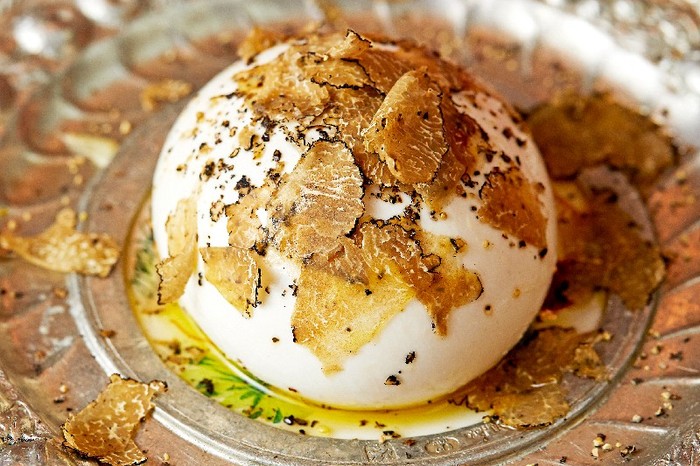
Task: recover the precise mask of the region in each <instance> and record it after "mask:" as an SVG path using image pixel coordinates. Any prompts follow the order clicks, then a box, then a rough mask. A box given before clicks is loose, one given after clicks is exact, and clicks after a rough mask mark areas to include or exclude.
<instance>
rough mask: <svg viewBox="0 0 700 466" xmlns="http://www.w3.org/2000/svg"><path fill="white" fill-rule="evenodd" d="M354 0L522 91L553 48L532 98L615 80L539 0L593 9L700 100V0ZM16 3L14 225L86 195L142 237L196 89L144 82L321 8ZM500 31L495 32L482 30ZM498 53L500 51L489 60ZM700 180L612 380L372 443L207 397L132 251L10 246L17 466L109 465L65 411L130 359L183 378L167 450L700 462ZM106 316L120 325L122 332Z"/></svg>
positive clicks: (89, 207) (694, 171) (0, 90)
mask: <svg viewBox="0 0 700 466" xmlns="http://www.w3.org/2000/svg"><path fill="white" fill-rule="evenodd" d="M320 3H322V2H319V4H320ZM340 3H341V4H342V5H343V6H344V7H345V9H346V11H347V12H348V13H351V14H352V15H353V16H354V17H356V18H361V19H357V20H356V23H357V24H355V26H356V27H358V28H360V29H368V28H374V29H379V30H383V31H384V32H388V33H391V34H394V35H404V36H410V37H414V38H417V39H419V40H424V41H426V42H429V43H431V44H432V45H433V46H436V47H438V48H439V49H440V50H441V51H442V52H443V53H444V54H446V55H449V56H451V57H453V58H454V59H456V60H459V61H464V62H467V63H469V64H471V66H473V67H474V68H475V69H477V70H479V69H480V67H481V69H480V71H481V72H482V73H484V74H487V75H493V74H494V72H493V70H490V69H488V68H487V66H486V64H488V63H492V62H493V60H494V57H495V60H496V61H498V60H500V61H501V62H502V63H501V65H502V66H503V69H504V70H509V71H505V72H503V73H502V75H500V78H501V80H500V81H498V80H497V82H495V83H494V84H495V85H497V86H500V87H501V88H502V89H503V90H504V92H506V93H508V92H509V88H508V85H509V83H510V82H511V80H510V79H511V78H512V77H509V76H508V73H512V74H513V76H515V75H518V76H520V77H522V76H521V75H522V73H523V63H529V64H535V65H536V66H535V68H536V71H535V72H533V75H532V76H536V77H537V78H541V79H534V78H532V76H531V77H530V79H529V81H528V80H527V79H526V80H525V81H526V82H527V83H529V84H527V85H529V86H531V88H530V91H531V92H530V93H529V94H528V95H529V96H530V99H529V100H528V99H525V100H523V101H521V102H519V103H520V104H522V105H530V104H532V103H534V102H537V101H539V100H541V99H544V98H546V97H547V96H548V95H551V93H552V92H554V91H555V90H557V89H561V88H567V87H572V88H584V89H590V88H594V89H595V88H596V84H597V82H596V77H595V74H593V75H590V74H586V79H582V78H581V76H582V75H583V73H581V71H580V70H575V69H569V68H567V67H566V66H562V64H561V63H559V62H557V61H556V60H555V59H552V58H551V57H550V56H549V55H547V53H546V50H544V49H543V48H542V47H541V43H542V41H541V40H540V39H541V38H542V37H545V36H546V35H547V34H550V33H551V31H550V30H548V29H546V28H542V27H541V26H537V24H536V23H535V22H532V23H528V21H530V20H531V19H532V17H531V16H528V14H530V13H529V11H530V10H531V9H532V8H530V7H534V6H535V5H537V7H538V8H558V9H561V10H562V11H565V12H567V13H568V14H571V15H576V16H578V17H581V18H584V19H586V20H588V21H590V22H591V24H594V25H595V27H596V28H598V29H599V30H600V31H602V32H603V34H604V35H606V36H607V37H611V38H613V39H614V40H616V41H618V42H620V43H623V44H624V45H625V46H626V47H627V48H628V49H629V50H631V51H632V52H633V53H634V54H637V55H639V56H644V57H646V58H648V59H649V60H650V61H651V63H654V64H655V65H656V66H657V67H658V68H659V69H660V70H662V71H663V73H665V74H667V75H668V80H669V83H670V84H672V85H673V86H675V89H676V90H677V92H679V93H681V92H690V93H691V94H693V95H695V97H696V98H697V99H700V68H699V67H698V63H700V20H699V19H698V15H699V13H698V12H699V6H698V5H697V4H693V3H691V2H685V1H679V0H676V1H671V2H668V1H665V2H662V1H652V0H645V1H614V2H613V1H593V0H582V1H572V0H569V1H556V2H555V1H551V2H549V4H548V3H547V2H539V3H534V2H527V1H515V0H514V1H509V0H502V1H500V2H495V3H494V4H495V5H497V6H500V7H502V8H504V9H508V8H510V7H511V6H514V7H517V8H522V9H523V11H522V12H520V13H519V14H520V15H522V16H518V20H519V21H525V22H526V23H527V24H533V26H532V28H531V29H529V30H528V31H529V32H528V34H521V35H520V36H516V37H513V38H507V37H506V36H505V35H504V36H502V37H501V36H500V35H497V36H496V39H497V40H493V39H494V38H493V36H489V34H491V33H492V32H493V30H494V28H496V27H497V25H494V24H484V23H483V22H480V20H479V16H478V15H477V14H475V12H477V11H478V10H479V8H480V7H481V5H480V2H478V1H473V0H442V1H435V2H430V1H401V2H384V1H375V2H371V1H362V2H340ZM175 6H177V8H175ZM152 10H156V11H155V12H153V11H152ZM504 11H505V10H504ZM509 11H512V10H509ZM0 13H2V16H0V137H2V139H1V140H0V228H6V227H7V226H8V224H9V223H11V222H13V223H16V224H17V225H18V231H20V232H22V233H32V232H36V231H40V230H41V229H42V228H44V227H45V226H46V225H48V224H49V223H50V222H51V221H52V219H53V214H54V213H55V211H56V210H57V209H58V208H59V207H60V206H62V205H64V204H68V205H73V206H75V207H76V208H77V209H78V210H80V211H86V212H87V213H88V214H89V215H88V218H87V221H86V222H85V223H84V225H83V228H85V229H88V230H91V231H108V232H109V233H110V234H112V235H113V236H114V237H115V238H116V239H117V240H118V241H119V242H120V243H122V244H123V242H124V241H125V240H126V238H127V236H128V231H129V227H130V224H131V221H132V219H133V216H134V214H135V212H137V210H138V207H139V205H140V203H141V201H142V199H143V197H144V195H145V194H146V193H147V191H148V189H149V184H150V176H151V173H152V170H153V165H154V163H155V156H156V155H157V153H158V151H159V148H160V143H161V141H162V138H163V137H164V135H165V132H166V131H167V128H168V127H169V124H170V122H171V121H172V119H173V118H174V117H175V115H176V114H177V111H178V109H179V108H180V106H181V103H180V104H175V105H164V106H163V107H161V108H159V109H158V110H157V111H156V112H147V111H145V110H143V108H142V106H141V103H140V101H139V95H140V93H141V91H142V90H143V89H145V88H146V87H147V86H148V85H149V84H152V83H157V82H159V81H160V80H162V79H166V78H170V79H181V80H185V81H187V82H190V83H192V84H193V86H195V87H198V86H201V85H202V84H203V83H204V82H206V81H207V79H208V78H209V77H210V76H212V75H213V74H214V73H215V72H216V71H218V70H220V69H222V68H223V67H224V66H226V65H227V64H229V63H230V62H231V61H233V60H234V59H235V46H234V45H233V44H235V41H236V40H237V38H239V37H240V36H242V35H243V34H245V32H246V31H247V30H248V29H249V28H250V27H251V25H252V24H255V23H273V22H274V23H277V22H288V21H293V22H302V23H303V22H304V21H306V20H308V19H309V18H316V19H318V18H320V17H321V10H320V9H319V8H318V7H317V6H315V4H314V3H312V2H303V1H298V2H286V1H272V0H267V1H256V2H243V1H233V0H230V1H223V0H219V1H213V0H212V1H205V2H196V3H195V2H185V1H181V2H175V1H172V2H165V1H158V2H156V1H152V2H136V1H121V2H110V1H107V0H90V1H88V0H74V1H67V0H66V1H50V2H46V1H39V0H33V1H26V2H24V1H22V2H7V3H0ZM431 18H432V19H431ZM427 19H431V21H427ZM486 37H488V38H489V41H488V44H489V46H488V47H481V48H480V44H483V43H484V42H483V41H484V40H485V39H484V38H486ZM100 39H104V40H101V41H100ZM476 52H478V53H476ZM479 53H488V54H493V56H492V57H490V61H483V62H482V61H480V60H479ZM513 63H515V66H513ZM533 66H534V65H533ZM587 72H589V71H587ZM538 73H541V74H538ZM521 85H522V83H521ZM696 101H697V100H695V101H693V100H692V99H691V103H692V102H696ZM693 108H694V107H692V105H688V109H689V111H690V110H692V109H693ZM125 122H128V124H127V123H125ZM695 122H696V123H698V125H700V116H698V119H697V120H695ZM698 127H700V126H698ZM71 134H84V135H85V134H89V135H91V136H92V137H93V138H92V139H90V140H89V141H90V144H92V145H87V146H86V145H85V140H83V145H76V144H75V140H74V139H71V138H70V136H68V137H67V136H66V135H71ZM85 147H89V150H85ZM115 151H116V155H115V154H114V152H115ZM113 156H114V158H113V159H112V157H113ZM699 196H700V155H698V154H697V153H689V154H688V155H686V156H685V157H684V158H683V160H682V161H681V163H680V166H679V167H677V168H675V169H674V170H673V171H672V172H670V173H668V174H666V175H664V177H663V179H662V180H661V181H660V182H659V184H658V186H656V187H655V188H654V189H653V191H652V194H651V196H650V197H649V199H648V201H647V205H648V210H649V213H650V216H651V219H652V222H653V224H654V226H655V228H656V232H657V235H658V238H659V240H660V242H661V244H662V246H663V248H664V253H665V255H666V257H668V264H669V267H668V277H667V280H666V282H665V283H664V285H663V288H662V289H661V290H660V292H659V293H658V296H657V305H656V309H655V310H654V309H652V308H651V307H650V308H648V309H647V310H646V311H645V313H643V314H641V315H635V316H630V315H627V314H625V312H624V311H623V310H619V312H617V311H615V312H611V313H610V314H609V317H608V319H609V320H608V321H607V322H606V323H605V326H606V329H608V330H610V331H611V332H612V333H613V334H614V335H615V336H614V343H615V345H613V348H612V349H611V350H610V351H609V354H607V355H605V357H606V361H607V362H608V363H609V364H610V365H611V367H614V368H615V374H614V377H613V379H612V380H611V382H610V383H609V384H607V385H599V386H596V387H593V388H591V387H586V386H581V387H579V388H578V391H574V394H575V396H577V397H578V399H579V401H580V402H579V403H578V404H575V405H574V410H573V411H572V415H571V416H570V417H569V418H568V419H565V420H562V421H561V422H558V423H556V424H555V425H554V426H552V427H549V428H546V429H539V430H533V431H523V432H519V431H518V432H515V431H509V430H506V429H502V428H498V427H497V426H495V425H492V424H484V425H478V426H474V427H473V428H468V429H461V430H457V431H452V432H448V433H445V434H443V435H434V436H428V437H421V438H417V439H412V440H411V441H406V439H396V440H389V441H386V442H371V441H344V440H333V439H323V438H312V437H303V436H300V435H296V434H293V433H290V432H284V431H281V430H278V429H274V428H271V427H268V426H265V425H262V424H259V423H256V422H253V421H251V420H248V419H245V418H243V417H240V416H237V415H234V414H232V413H230V412H228V411H226V410H225V409H223V408H222V407H220V406H218V405H216V404H214V403H212V402H210V401H209V400H207V399H205V398H204V397H202V396H200V395H199V394H198V393H197V392H195V391H194V390H192V389H191V388H189V387H188V386H187V385H186V384H185V383H184V382H182V381H181V380H180V379H178V378H177V377H176V376H174V375H173V374H172V373H170V372H169V371H168V370H167V369H166V368H165V366H164V365H163V364H162V363H161V362H160V361H159V360H158V358H157V357H156V355H155V353H153V351H152V350H151V349H150V347H149V346H148V343H147V342H146V340H145V338H144V337H143V336H142V335H141V332H140V330H139V328H138V326H137V324H136V321H135V319H134V317H133V316H132V315H131V313H130V310H129V307H128V303H127V299H126V295H125V292H124V291H125V289H124V283H123V275H122V274H123V269H122V268H120V267H123V264H120V265H119V266H118V268H117V269H116V270H115V271H114V272H113V273H112V275H111V276H110V277H109V278H108V279H106V280H101V279H93V278H84V277H77V276H73V275H70V276H64V275H61V274H57V273H53V272H48V271H44V270H41V269H38V268H36V267H33V266H29V265H26V264H24V263H22V262H20V261H18V260H16V259H12V258H9V257H3V256H0V465H3V466H4V465H14V464H90V462H88V461H85V460H81V459H80V458H78V457H77V456H74V455H72V454H71V453H70V452H68V451H65V450H64V449H63V448H62V447H61V445H60V425H61V424H62V422H63V421H65V419H66V417H67V415H68V412H69V411H71V410H77V409H80V408H81V407H82V406H84V405H85V404H86V403H87V402H88V401H90V400H92V399H94V398H95V397H96V395H97V393H99V391H100V390H101V388H102V387H103V386H104V384H105V383H106V381H107V375H108V374H109V373H111V372H120V373H122V374H124V375H128V376H133V377H137V378H139V379H142V380H149V379H152V378H158V379H163V380H167V381H168V384H169V385H170V391H169V393H168V394H166V395H165V396H163V397H161V398H159V399H158V401H157V406H158V407H157V409H156V411H155V414H154V416H153V418H152V419H150V420H148V421H147V422H146V423H145V425H144V426H143V428H142V429H141V430H140V431H139V433H138V436H137V438H136V441H137V443H138V444H139V445H140V446H141V447H142V448H144V449H146V450H148V456H149V464H150V463H152V464H164V463H166V462H169V463H170V464H182V465H187V464H211V465H218V464H221V465H228V464H278V463H286V464H297V465H311V464H366V463H374V464H409V463H413V464H444V465H452V464H464V463H475V464H485V463H490V464H499V463H505V464H508V463H512V464H534V463H537V464H540V465H542V464H563V463H566V464H596V463H598V462H600V461H601V460H602V461H603V462H604V464H626V463H628V462H632V463H634V464H658V465H675V464H678V465H686V464H698V462H699V461H700V459H699V458H700V202H698V197H699ZM612 305H613V308H614V306H615V303H614V302H613V303H612ZM647 324H649V329H650V331H647V328H646V327H647ZM102 329H109V330H115V333H114V334H113V335H111V336H109V337H106V336H103V335H106V334H101V333H100V331H101V330H102ZM641 334H645V336H644V337H643V338H642V341H640V339H639V338H638V336H639V335H641ZM632 337H635V338H632ZM574 388H575V389H576V387H575V386H574ZM633 419H634V421H639V420H641V422H633ZM598 434H605V439H606V440H605V442H606V443H609V444H610V445H611V447H612V449H611V450H610V451H607V450H603V449H600V450H599V451H598V455H599V459H596V458H595V457H594V456H593V455H592V449H593V447H594V444H593V441H594V439H595V438H596V436H597V435H598ZM618 443H619V445H617V444H618ZM631 446H634V449H632V448H628V447H631ZM625 452H628V453H625Z"/></svg>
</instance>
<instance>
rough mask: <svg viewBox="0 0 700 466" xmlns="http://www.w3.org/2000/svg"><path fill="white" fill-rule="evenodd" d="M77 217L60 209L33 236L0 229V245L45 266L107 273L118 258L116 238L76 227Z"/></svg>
mask: <svg viewBox="0 0 700 466" xmlns="http://www.w3.org/2000/svg"><path fill="white" fill-rule="evenodd" d="M77 221H78V219H77V215H76V213H75V211H73V210H72V209H70V208H66V209H63V210H61V211H60V212H58V214H56V220H55V221H54V223H53V224H52V225H51V226H49V227H48V228H47V229H46V230H44V231H43V232H42V233H39V234H38V235H36V236H15V235H14V233H12V232H9V231H8V232H4V233H2V232H0V249H7V250H10V251H13V252H14V253H15V254H17V255H18V256H20V257H21V258H23V259H24V260H26V261H27V262H30V263H32V264H34V265H36V266H39V267H42V268H44V269H48V270H55V271H57V272H66V273H67V272H77V273H81V274H85V275H97V276H99V277H106V276H107V275H109V272H110V271H111V270H112V266H114V264H115V263H116V262H117V259H119V248H118V246H117V244H116V242H115V241H114V240H113V239H112V238H111V237H109V236H108V235H106V234H96V233H83V232H79V231H76V229H75V227H76V225H77Z"/></svg>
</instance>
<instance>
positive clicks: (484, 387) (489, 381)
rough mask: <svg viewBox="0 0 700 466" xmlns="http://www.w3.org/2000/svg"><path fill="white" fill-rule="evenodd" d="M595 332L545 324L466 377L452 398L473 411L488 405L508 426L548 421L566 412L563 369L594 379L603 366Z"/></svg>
mask: <svg viewBox="0 0 700 466" xmlns="http://www.w3.org/2000/svg"><path fill="white" fill-rule="evenodd" d="M598 341H600V336H599V335H598V334H592V333H589V334H583V335H581V334H578V333H576V332H575V331H574V330H572V329H562V328H549V329H545V330H540V331H538V332H535V333H534V334H531V335H528V336H527V337H526V338H525V340H524V341H523V342H522V343H520V344H519V345H518V346H517V347H516V348H515V349H513V350H511V352H510V353H508V355H506V357H505V358H504V359H503V360H501V362H499V363H498V365H497V366H496V367H494V368H493V369H491V370H489V371H488V372H486V373H485V374H483V375H481V376H479V377H478V378H477V379H475V380H473V381H472V382H470V383H469V384H468V385H467V386H466V387H465V388H464V389H462V390H460V391H459V394H457V395H455V396H454V397H453V400H452V401H453V402H454V403H457V404H465V405H466V406H468V407H470V408H472V409H475V410H477V411H488V410H493V414H494V415H496V416H498V419H499V420H500V422H502V423H504V424H506V425H510V426H513V427H537V426H544V425H549V424H551V423H552V422H554V421H555V420H556V419H558V418H560V417H562V416H565V415H566V414H567V413H568V412H569V404H568V402H567V401H566V391H565V388H564V386H562V384H561V383H560V382H561V381H562V378H563V376H564V374H566V373H573V374H575V375H577V376H580V377H585V378H590V379H594V380H598V381H602V380H605V379H606V378H607V369H606V368H605V365H604V364H603V363H602V362H601V360H600V357H599V356H598V353H597V352H596V351H595V349H594V347H593V345H594V344H595V343H597V342H598Z"/></svg>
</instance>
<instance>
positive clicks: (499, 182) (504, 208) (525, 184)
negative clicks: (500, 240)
mask: <svg viewBox="0 0 700 466" xmlns="http://www.w3.org/2000/svg"><path fill="white" fill-rule="evenodd" d="M541 189H544V187H543V186H541V185H533V184H532V183H531V182H529V181H528V180H527V179H526V178H525V177H524V176H523V174H522V173H521V171H520V169H518V168H517V167H511V168H509V169H508V170H507V171H505V172H503V171H500V170H494V171H492V172H491V173H489V174H488V175H486V183H484V185H483V186H482V187H481V190H480V191H479V196H480V197H481V200H482V201H483V202H484V204H483V206H482V207H481V208H479V219H480V220H481V221H483V222H486V223H488V224H490V225H493V226H495V227H496V228H498V229H500V230H503V231H505V232H506V233H508V234H510V235H513V236H515V237H516V238H518V239H521V240H523V241H525V242H526V243H528V244H530V245H533V246H535V247H536V248H537V249H539V250H540V251H543V250H544V249H545V248H546V247H547V238H546V227H547V218H546V217H545V216H544V214H543V213H542V204H541V203H540V200H539V198H538V191H540V190H541Z"/></svg>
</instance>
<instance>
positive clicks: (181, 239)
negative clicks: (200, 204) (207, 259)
mask: <svg viewBox="0 0 700 466" xmlns="http://www.w3.org/2000/svg"><path fill="white" fill-rule="evenodd" d="M196 209H197V206H196V202H195V200H194V197H188V198H186V199H182V200H180V201H179V202H178V203H177V206H176V207H175V212H173V213H171V214H170V215H169V216H168V220H167V221H166V222H165V230H166V232H167V234H168V253H169V257H167V258H165V259H164V260H162V261H161V262H159V263H158V264H156V273H157V274H158V277H159V278H160V281H159V283H158V304H167V303H172V302H175V301H177V300H178V299H179V298H180V296H182V293H184V291H185V286H186V285H187V282H188V281H189V279H190V276H192V273H194V270H195V267H196V265H197V210H196Z"/></svg>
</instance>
